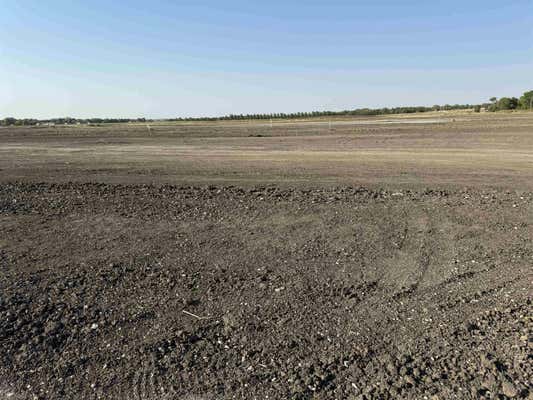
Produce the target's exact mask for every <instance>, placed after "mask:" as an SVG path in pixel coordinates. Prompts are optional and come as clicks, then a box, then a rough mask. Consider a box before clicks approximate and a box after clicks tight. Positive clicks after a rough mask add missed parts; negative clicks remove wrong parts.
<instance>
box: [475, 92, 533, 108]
mask: <svg viewBox="0 0 533 400" xmlns="http://www.w3.org/2000/svg"><path fill="white" fill-rule="evenodd" d="M483 106H484V107H485V108H486V109H487V110H488V111H504V110H520V109H521V110H531V109H533V90H530V91H529V92H525V93H524V94H523V95H522V96H521V97H520V98H519V99H518V98H516V97H501V98H499V99H498V98H497V97H492V98H491V99H490V103H485V104H483Z"/></svg>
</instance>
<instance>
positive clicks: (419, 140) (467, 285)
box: [0, 113, 533, 400]
mask: <svg viewBox="0 0 533 400" xmlns="http://www.w3.org/2000/svg"><path fill="white" fill-rule="evenodd" d="M0 232H1V235H0V398H10V399H26V398H38V399H98V398H100V399H136V400H145V399H147V400H148V399H149V400H151V399H154V400H155V399H186V400H189V399H191V400H192V399H205V400H211V399H231V398H237V399H267V398H268V399H397V398H406V399H409V398H411V399H453V398H456V399H479V398H487V399H506V398H525V399H531V398H532V397H533V388H532V384H531V382H532V380H533V334H532V328H533V316H532V309H533V306H532V299H533V267H532V265H533V241H532V239H533V114H528V113H514V114H505V113H496V114H486V115H483V114H481V115H475V114H467V113H454V114H442V113H439V114H422V115H411V116H396V117H386V118H385V117H380V118H360V119H352V120H333V121H332V123H331V124H330V122H329V121H328V120H322V121H307V122H301V123H295V122H274V124H273V126H272V127H270V124H269V123H267V124H265V123H264V122H238V123H235V122H233V123H230V122H226V123H174V124H170V123H154V124H150V126H149V128H148V127H147V126H146V124H143V125H140V124H123V125H113V126H100V127H87V126H72V127H57V128H56V127H34V128H24V127H20V128H18V127H17V128H2V129H0Z"/></svg>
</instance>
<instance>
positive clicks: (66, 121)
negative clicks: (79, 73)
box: [0, 117, 147, 126]
mask: <svg viewBox="0 0 533 400" xmlns="http://www.w3.org/2000/svg"><path fill="white" fill-rule="evenodd" d="M146 121H147V119H146V118H71V117H64V118H51V119H34V118H24V119H16V118H12V117H8V118H4V119H0V125H3V126H7V125H21V126H22V125H72V124H106V123H124V122H146Z"/></svg>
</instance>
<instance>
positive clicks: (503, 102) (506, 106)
mask: <svg viewBox="0 0 533 400" xmlns="http://www.w3.org/2000/svg"><path fill="white" fill-rule="evenodd" d="M469 109H473V110H474V111H476V112H480V111H481V110H482V109H484V110H486V111H501V110H517V109H523V110H529V109H533V90H531V91H529V92H525V93H524V94H523V95H522V96H521V97H520V98H516V97H502V98H500V99H498V98H496V97H492V98H491V99H490V102H488V103H483V104H453V105H452V104H445V105H443V106H440V105H434V106H432V107H424V106H418V107H393V108H388V107H385V108H359V109H355V110H344V111H312V112H297V113H289V114H286V113H274V114H246V115H243V114H238V115H237V114H230V115H226V116H222V117H200V118H169V119H163V120H160V121H238V120H250V119H267V120H270V119H303V118H317V117H334V116H372V115H391V114H411V113H423V112H429V111H448V110H469ZM153 121H154V120H152V119H146V118H85V119H80V118H70V117H65V118H52V119H46V120H38V119H33V118H25V119H16V118H11V117H9V118H4V119H1V120H0V125H1V126H8V125H21V126H22V125H47V124H48V125H67V124H108V123H125V122H153Z"/></svg>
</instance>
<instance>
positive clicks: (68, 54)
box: [0, 0, 533, 118]
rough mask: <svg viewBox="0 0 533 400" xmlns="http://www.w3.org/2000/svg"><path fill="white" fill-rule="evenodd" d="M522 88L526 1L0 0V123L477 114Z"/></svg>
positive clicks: (532, 74)
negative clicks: (466, 109) (329, 113)
mask: <svg viewBox="0 0 533 400" xmlns="http://www.w3.org/2000/svg"><path fill="white" fill-rule="evenodd" d="M530 89H533V1H532V0H512V1H504V0H499V1H492V0H483V1H478V0H462V1H456V0H449V1H445V2H444V1H427V0H407V1H401V0H365V1H358V0H330V1H324V0H321V1H316V0H307V1H305V0H302V1H291V0H284V1H281V0H270V1H264V0H263V1H253V0H252V1H251V0H248V1H247V0H239V1H235V0H226V1H220V0H218V1H217V0H194V1H179V0H176V1H161V0H150V1H138V0H129V1H110V0H107V1H100V0H92V1H76V0H70V1H54V0H46V1H44V0H0V118H4V117H7V116H13V117H17V118H23V117H36V118H48V117H60V116H72V117H91V116H94V117H141V116H144V117H149V118H161V117H177V116H203V115H224V114H230V113H234V114H241V113H243V114H246V113H263V112H264V113H270V112H295V111H313V110H324V109H328V110H342V109H353V108H361V107H382V106H400V105H433V104H445V103H479V102H483V101H486V100H487V99H488V98H489V97H491V96H498V97H499V96H506V95H507V96H519V95H520V94H521V93H522V92H524V91H525V90H530Z"/></svg>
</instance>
